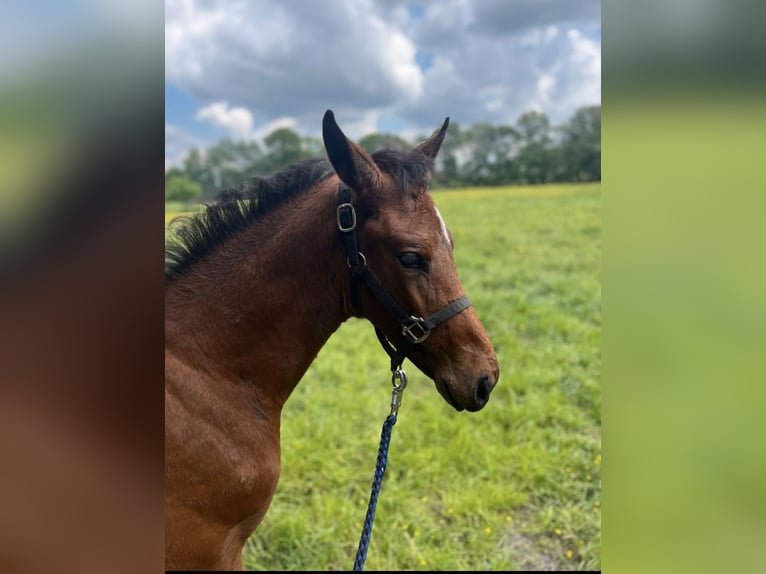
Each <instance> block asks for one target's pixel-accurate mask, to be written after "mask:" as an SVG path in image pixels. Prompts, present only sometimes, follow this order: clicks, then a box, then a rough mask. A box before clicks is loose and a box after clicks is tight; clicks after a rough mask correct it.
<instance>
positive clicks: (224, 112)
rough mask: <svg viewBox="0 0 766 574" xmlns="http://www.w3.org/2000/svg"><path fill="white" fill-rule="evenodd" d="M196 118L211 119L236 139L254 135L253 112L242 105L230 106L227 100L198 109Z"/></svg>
mask: <svg viewBox="0 0 766 574" xmlns="http://www.w3.org/2000/svg"><path fill="white" fill-rule="evenodd" d="M195 118H196V119H198V120H209V121H210V122H211V123H212V124H213V125H216V126H218V127H221V128H223V129H225V130H226V131H227V132H228V133H229V135H230V136H231V137H233V138H234V139H240V140H245V139H251V138H252V137H253V114H252V113H251V112H250V111H249V110H247V109H245V108H242V107H229V104H228V103H227V102H213V103H212V104H210V105H209V106H206V107H204V108H201V109H200V110H199V111H197V115H196V116H195Z"/></svg>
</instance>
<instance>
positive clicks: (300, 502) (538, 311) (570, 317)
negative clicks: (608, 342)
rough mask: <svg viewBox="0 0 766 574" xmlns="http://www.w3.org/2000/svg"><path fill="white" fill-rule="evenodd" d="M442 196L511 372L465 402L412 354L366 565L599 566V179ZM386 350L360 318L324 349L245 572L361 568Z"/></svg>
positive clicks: (458, 250) (292, 424)
mask: <svg viewBox="0 0 766 574" xmlns="http://www.w3.org/2000/svg"><path fill="white" fill-rule="evenodd" d="M433 196H434V199H435V200H436V203H437V205H438V207H439V209H440V211H441V213H442V215H443V216H444V219H445V220H446V222H447V225H448V226H449V227H450V229H451V231H452V233H453V235H454V238H455V259H456V263H457V269H458V273H459V275H460V277H461V280H462V282H463V285H464V287H465V290H466V292H467V294H468V295H469V297H470V298H471V301H472V303H473V305H474V307H475V309H476V312H477V313H478V315H479V317H480V318H481V320H482V322H483V324H484V325H485V327H486V329H487V332H488V334H489V335H490V338H491V339H492V342H493V345H494V346H495V349H496V351H497V357H498V360H499V363H500V380H499V383H498V385H497V387H496V388H495V390H494V391H493V393H492V396H491V398H490V401H489V404H488V405H487V406H486V407H485V408H484V409H483V410H482V411H480V412H477V413H467V412H462V413H458V412H456V411H455V410H453V409H452V408H451V407H449V406H448V405H447V404H446V402H445V401H444V400H443V399H442V398H441V397H440V396H439V395H438V394H437V392H436V390H435V388H434V385H433V383H432V382H431V381H430V380H429V379H427V378H426V377H425V376H424V375H422V374H420V373H419V372H418V371H417V370H416V368H415V367H414V366H413V365H412V364H411V363H410V362H408V361H405V363H404V368H405V370H406V371H407V374H408V375H409V384H408V387H407V389H406V391H405V393H404V397H403V403H402V406H401V408H400V410H399V416H398V422H397V424H396V426H395V427H394V429H393V435H392V440H391V446H390V450H389V458H388V468H387V471H386V476H385V479H384V481H383V488H382V490H381V494H380V499H379V502H378V507H377V513H376V518H375V526H374V530H373V535H372V541H371V543H370V549H369V552H368V556H367V561H366V569H367V570H485V569H486V570H578V569H579V570H586V569H591V570H595V569H600V567H601V562H600V557H599V553H600V543H601V536H600V532H601V523H600V521H601V387H600V378H601V287H600V276H599V275H600V261H601V239H600V237H601V235H600V234H601V188H600V185H599V184H576V185H575V184H571V185H570V184H568V185H549V186H537V187H505V188H482V189H462V190H455V191H436V192H433ZM172 215H174V214H171V213H167V214H166V222H167V221H168V220H169V219H170V218H171V217H172ZM388 363H389V360H388V357H387V355H386V354H385V352H384V351H383V350H382V349H381V348H380V345H379V343H378V341H377V339H376V338H375V334H374V331H373V328H372V326H371V325H370V324H369V323H367V322H366V321H361V320H356V319H354V320H350V321H348V322H346V323H345V324H343V325H342V326H341V328H340V329H339V330H338V331H337V332H336V333H335V334H334V335H333V336H332V338H331V339H330V341H329V342H328V344H327V345H326V346H325V347H324V348H323V349H322V350H321V351H320V353H319V355H318V357H317V358H316V360H315V361H314V363H313V365H312V366H311V368H310V369H309V371H308V372H307V373H306V375H305V376H304V377H303V380H302V381H301V383H300V384H299V385H298V386H297V388H296V390H295V391H294V393H293V394H292V396H291V397H290V399H289V401H288V402H287V405H286V407H285V409H284V411H283V413H282V429H281V436H282V472H281V477H280V482H279V486H278V488H277V491H276V494H275V495H274V499H273V502H272V505H271V508H270V510H269V512H268V514H267V515H266V518H265V520H264V521H263V523H262V525H261V526H260V528H259V529H258V530H257V531H256V533H255V534H254V535H253V537H252V538H251V539H250V541H249V543H248V545H247V547H246V549H245V554H244V563H245V566H246V567H247V568H249V569H253V570H349V569H351V567H352V565H353V560H354V556H355V554H356V549H357V544H358V542H359V535H360V532H361V528H362V521H363V520H364V515H365V511H366V508H367V502H368V499H369V495H370V484H371V480H372V474H373V470H374V466H375V457H376V454H377V449H378V441H379V439H380V429H381V424H382V423H383V420H384V419H385V417H386V415H387V414H388V410H389V401H390V395H391V376H390V372H389V364H388Z"/></svg>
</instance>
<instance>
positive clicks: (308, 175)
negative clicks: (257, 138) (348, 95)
mask: <svg viewBox="0 0 766 574" xmlns="http://www.w3.org/2000/svg"><path fill="white" fill-rule="evenodd" d="M332 173H334V172H333V169H332V166H331V165H330V162H328V161H327V160H326V159H310V160H305V161H301V162H297V163H294V164H293V165H291V166H289V167H287V168H285V169H283V170H282V171H279V172H277V173H275V174H273V175H271V176H268V177H255V178H252V179H248V180H246V181H244V182H242V183H241V184H239V185H237V186H234V187H230V188H227V189H224V190H223V191H221V192H220V193H219V194H218V196H217V197H216V198H215V200H214V201H213V202H212V203H210V204H206V205H205V207H204V210H202V211H200V212H198V213H195V214H194V215H184V216H180V217H177V218H175V219H174V220H173V221H171V223H170V225H169V227H168V231H169V233H170V238H168V239H166V241H165V284H166V285H167V284H168V283H170V282H171V281H173V279H176V278H178V277H180V276H181V275H183V274H184V272H185V271H186V270H187V269H188V268H189V267H190V266H191V265H192V264H194V263H195V262H196V261H199V260H200V259H202V258H203V257H204V256H205V255H207V254H208V253H209V252H210V251H211V250H212V249H213V248H214V247H216V246H217V245H220V244H221V243H222V242H224V241H225V240H226V239H228V238H230V237H232V236H233V235H235V234H237V233H238V232H240V231H241V230H242V229H244V228H245V227H246V226H247V225H248V224H249V223H250V222H252V221H254V220H255V219H257V218H259V217H262V216H263V214H265V213H268V212H270V211H272V210H273V209H274V208H275V207H277V206H279V205H281V204H282V203H284V202H285V200H287V199H288V198H291V197H294V196H296V195H298V194H299V193H302V192H304V191H307V190H308V189H309V188H311V187H313V186H314V185H315V184H317V183H319V182H320V181H322V180H323V179H325V178H327V177H329V176H330V175H331V174H332Z"/></svg>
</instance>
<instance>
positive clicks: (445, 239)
mask: <svg viewBox="0 0 766 574" xmlns="http://www.w3.org/2000/svg"><path fill="white" fill-rule="evenodd" d="M434 209H435V210H436V217H438V218H439V225H441V228H442V234H443V235H444V241H446V242H447V245H450V246H451V245H452V242H451V241H450V240H449V232H448V231H447V224H446V223H444V218H443V217H442V214H441V213H440V212H439V208H438V207H436V206H435V205H434Z"/></svg>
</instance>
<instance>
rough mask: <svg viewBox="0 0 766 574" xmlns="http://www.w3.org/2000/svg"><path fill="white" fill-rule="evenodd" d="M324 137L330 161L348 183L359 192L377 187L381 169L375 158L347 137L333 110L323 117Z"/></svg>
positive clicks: (339, 175)
mask: <svg viewBox="0 0 766 574" xmlns="http://www.w3.org/2000/svg"><path fill="white" fill-rule="evenodd" d="M322 139H323V140H324V147H325V149H326V150H327V157H328V158H330V163H331V164H332V166H333V168H334V169H335V172H336V173H337V174H338V177H340V178H341V179H342V180H343V182H344V183H345V184H346V185H348V186H349V187H351V189H354V190H355V191H357V192H360V191H362V190H364V189H374V188H376V187H377V185H378V183H379V181H380V170H378V166H376V165H375V160H373V159H372V157H370V154H368V153H367V152H366V151H365V150H364V148H362V146H360V145H359V144H357V143H355V142H353V141H351V140H350V139H348V138H347V137H346V135H345V134H344V133H343V132H342V131H341V129H340V128H339V127H338V124H337V123H336V122H335V114H333V112H332V110H327V111H326V112H325V114H324V118H323V119H322Z"/></svg>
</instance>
